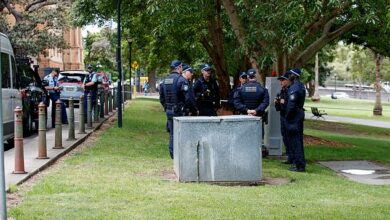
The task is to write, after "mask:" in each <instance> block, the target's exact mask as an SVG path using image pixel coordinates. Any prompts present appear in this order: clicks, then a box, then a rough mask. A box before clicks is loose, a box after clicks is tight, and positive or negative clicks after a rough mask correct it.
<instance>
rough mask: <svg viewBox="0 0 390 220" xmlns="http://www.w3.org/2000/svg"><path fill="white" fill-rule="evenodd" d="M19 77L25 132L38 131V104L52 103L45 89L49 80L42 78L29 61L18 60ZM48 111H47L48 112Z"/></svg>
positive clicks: (26, 133)
mask: <svg viewBox="0 0 390 220" xmlns="http://www.w3.org/2000/svg"><path fill="white" fill-rule="evenodd" d="M18 79H19V86H20V95H21V98H22V103H23V134H24V135H29V134H31V133H33V132H34V131H38V121H39V120H38V106H39V104H40V103H41V102H43V103H44V104H45V105H46V106H48V105H49V104H50V102H49V96H48V92H47V90H46V89H45V86H47V84H48V82H47V81H46V80H43V81H42V80H41V78H40V77H39V74H38V73H37V72H35V71H34V70H33V69H31V67H30V65H29V63H23V62H21V61H18ZM46 113H47V112H46Z"/></svg>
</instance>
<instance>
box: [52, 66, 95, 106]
mask: <svg viewBox="0 0 390 220" xmlns="http://www.w3.org/2000/svg"><path fill="white" fill-rule="evenodd" d="M87 75H88V72H86V71H83V70H67V71H62V72H60V75H59V76H58V85H59V86H61V87H62V89H61V101H63V102H64V103H65V105H68V104H69V99H70V98H71V97H72V98H73V100H74V101H75V103H77V102H78V100H79V98H80V96H81V95H84V90H83V88H82V84H83V82H84V78H85V77H86V76H87Z"/></svg>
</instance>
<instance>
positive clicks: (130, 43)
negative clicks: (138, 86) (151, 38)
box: [128, 38, 133, 100]
mask: <svg viewBox="0 0 390 220" xmlns="http://www.w3.org/2000/svg"><path fill="white" fill-rule="evenodd" d="M128 42H129V70H130V100H131V99H132V97H131V96H132V95H131V93H132V91H131V45H132V44H133V40H132V39H131V38H130V39H128Z"/></svg>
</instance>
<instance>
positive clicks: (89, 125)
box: [87, 93, 92, 129]
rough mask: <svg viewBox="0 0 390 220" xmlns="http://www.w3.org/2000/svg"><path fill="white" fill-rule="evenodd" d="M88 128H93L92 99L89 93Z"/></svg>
mask: <svg viewBox="0 0 390 220" xmlns="http://www.w3.org/2000/svg"><path fill="white" fill-rule="evenodd" d="M87 128H89V129H91V128H92V100H91V94H89V93H88V95H87Z"/></svg>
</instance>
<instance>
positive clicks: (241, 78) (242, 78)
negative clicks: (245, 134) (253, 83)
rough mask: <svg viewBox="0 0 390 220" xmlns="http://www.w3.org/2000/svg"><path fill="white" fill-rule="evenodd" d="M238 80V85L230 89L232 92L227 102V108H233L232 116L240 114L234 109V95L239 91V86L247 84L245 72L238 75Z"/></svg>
mask: <svg viewBox="0 0 390 220" xmlns="http://www.w3.org/2000/svg"><path fill="white" fill-rule="evenodd" d="M238 80H239V81H240V84H239V85H237V87H236V88H234V89H232V91H231V92H230V93H229V100H228V104H229V107H231V108H233V114H234V115H239V114H240V112H239V111H237V110H236V109H235V108H234V93H236V92H237V91H239V90H240V89H241V86H242V85H244V84H245V83H247V82H248V75H247V74H246V72H245V71H244V72H241V73H240V76H239V78H238Z"/></svg>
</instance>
